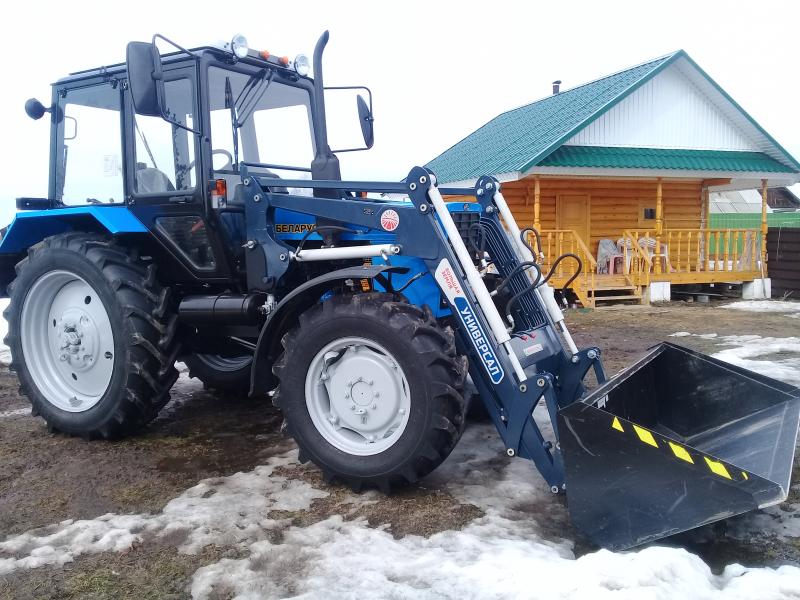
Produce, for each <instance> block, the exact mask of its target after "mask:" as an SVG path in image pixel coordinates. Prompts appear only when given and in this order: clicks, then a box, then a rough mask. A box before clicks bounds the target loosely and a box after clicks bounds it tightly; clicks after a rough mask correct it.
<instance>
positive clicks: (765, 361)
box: [713, 335, 800, 386]
mask: <svg viewBox="0 0 800 600" xmlns="http://www.w3.org/2000/svg"><path fill="white" fill-rule="evenodd" d="M720 344H721V345H723V346H732V347H731V348H727V349H725V350H721V351H720V352H717V353H716V354H714V355H713V357H714V358H718V359H720V360H724V361H725V362H729V363H731V364H734V365H736V366H737V367H742V368H744V369H749V370H751V371H755V372H756V373H760V374H762V375H766V376H768V377H773V378H775V379H779V380H781V381H784V382H786V383H789V384H792V385H798V386H800V337H786V338H772V337H761V336H758V335H728V336H724V337H722V338H720Z"/></svg>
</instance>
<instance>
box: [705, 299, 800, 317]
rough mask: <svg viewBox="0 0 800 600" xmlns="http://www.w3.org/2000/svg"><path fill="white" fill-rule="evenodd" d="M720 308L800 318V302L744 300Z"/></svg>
mask: <svg viewBox="0 0 800 600" xmlns="http://www.w3.org/2000/svg"><path fill="white" fill-rule="evenodd" d="M720 308H729V309H731V310H744V311H748V312H766V313H781V314H789V315H792V316H794V317H797V316H800V302H792V301H790V300H743V301H741V302H734V303H732V304H723V305H722V306H721V307H720Z"/></svg>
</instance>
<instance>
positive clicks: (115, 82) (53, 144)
mask: <svg viewBox="0 0 800 600" xmlns="http://www.w3.org/2000/svg"><path fill="white" fill-rule="evenodd" d="M102 85H108V86H111V87H112V89H114V90H116V91H117V93H118V94H119V95H120V103H119V128H120V130H119V142H120V146H119V152H120V162H121V165H120V166H121V168H122V174H121V178H122V198H121V199H120V200H119V201H118V202H103V203H102V205H103V206H123V205H125V204H126V203H127V201H128V185H127V183H128V177H127V169H128V165H127V162H128V161H127V160H126V148H127V146H126V138H125V129H126V127H125V114H126V109H125V107H126V100H125V98H126V96H128V94H127V92H126V90H127V87H128V86H127V80H124V79H122V78H118V77H93V78H89V79H83V80H78V81H75V82H74V85H55V86H53V101H52V104H53V105H54V106H57V107H58V110H57V111H53V112H52V115H51V127H50V133H51V136H50V157H51V160H50V181H49V185H48V196H49V198H50V199H51V201H52V202H53V205H54V206H58V207H63V208H74V207H76V206H93V205H92V204H89V203H86V204H85V205H83V204H67V203H65V202H64V185H65V182H66V171H65V170H64V169H63V168H62V160H61V158H62V156H63V155H62V152H61V151H62V150H63V148H64V147H65V142H66V140H65V139H64V124H65V123H66V119H62V120H61V122H60V123H56V121H55V119H56V114H57V113H58V112H62V113H63V112H64V106H65V105H66V104H69V103H70V102H69V95H70V92H76V91H79V90H85V89H88V88H94V87H98V86H102ZM79 129H80V127H79ZM67 166H69V165H67ZM59 182H60V184H59ZM59 192H60V196H61V197H60V198H59Z"/></svg>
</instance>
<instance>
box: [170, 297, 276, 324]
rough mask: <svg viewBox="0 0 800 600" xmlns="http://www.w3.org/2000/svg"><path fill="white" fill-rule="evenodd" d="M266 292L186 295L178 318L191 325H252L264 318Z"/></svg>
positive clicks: (180, 306)
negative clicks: (263, 308) (263, 309)
mask: <svg viewBox="0 0 800 600" xmlns="http://www.w3.org/2000/svg"><path fill="white" fill-rule="evenodd" d="M266 302H267V295H266V294H246V295H245V294H241V295H237V294H220V295H217V296H214V295H204V296H186V297H185V298H184V299H183V300H181V303H180V305H179V306H178V319H179V320H180V321H181V322H182V323H188V324H191V325H252V324H255V323H257V322H258V320H259V319H263V318H264V314H263V312H262V307H263V306H264V304H266Z"/></svg>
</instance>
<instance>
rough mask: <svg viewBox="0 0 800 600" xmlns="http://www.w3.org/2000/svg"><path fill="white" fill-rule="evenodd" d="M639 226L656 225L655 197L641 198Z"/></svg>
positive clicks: (638, 215)
mask: <svg viewBox="0 0 800 600" xmlns="http://www.w3.org/2000/svg"><path fill="white" fill-rule="evenodd" d="M636 221H637V225H638V226H639V227H655V226H656V201H655V198H639V213H638V214H637V215H636Z"/></svg>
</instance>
